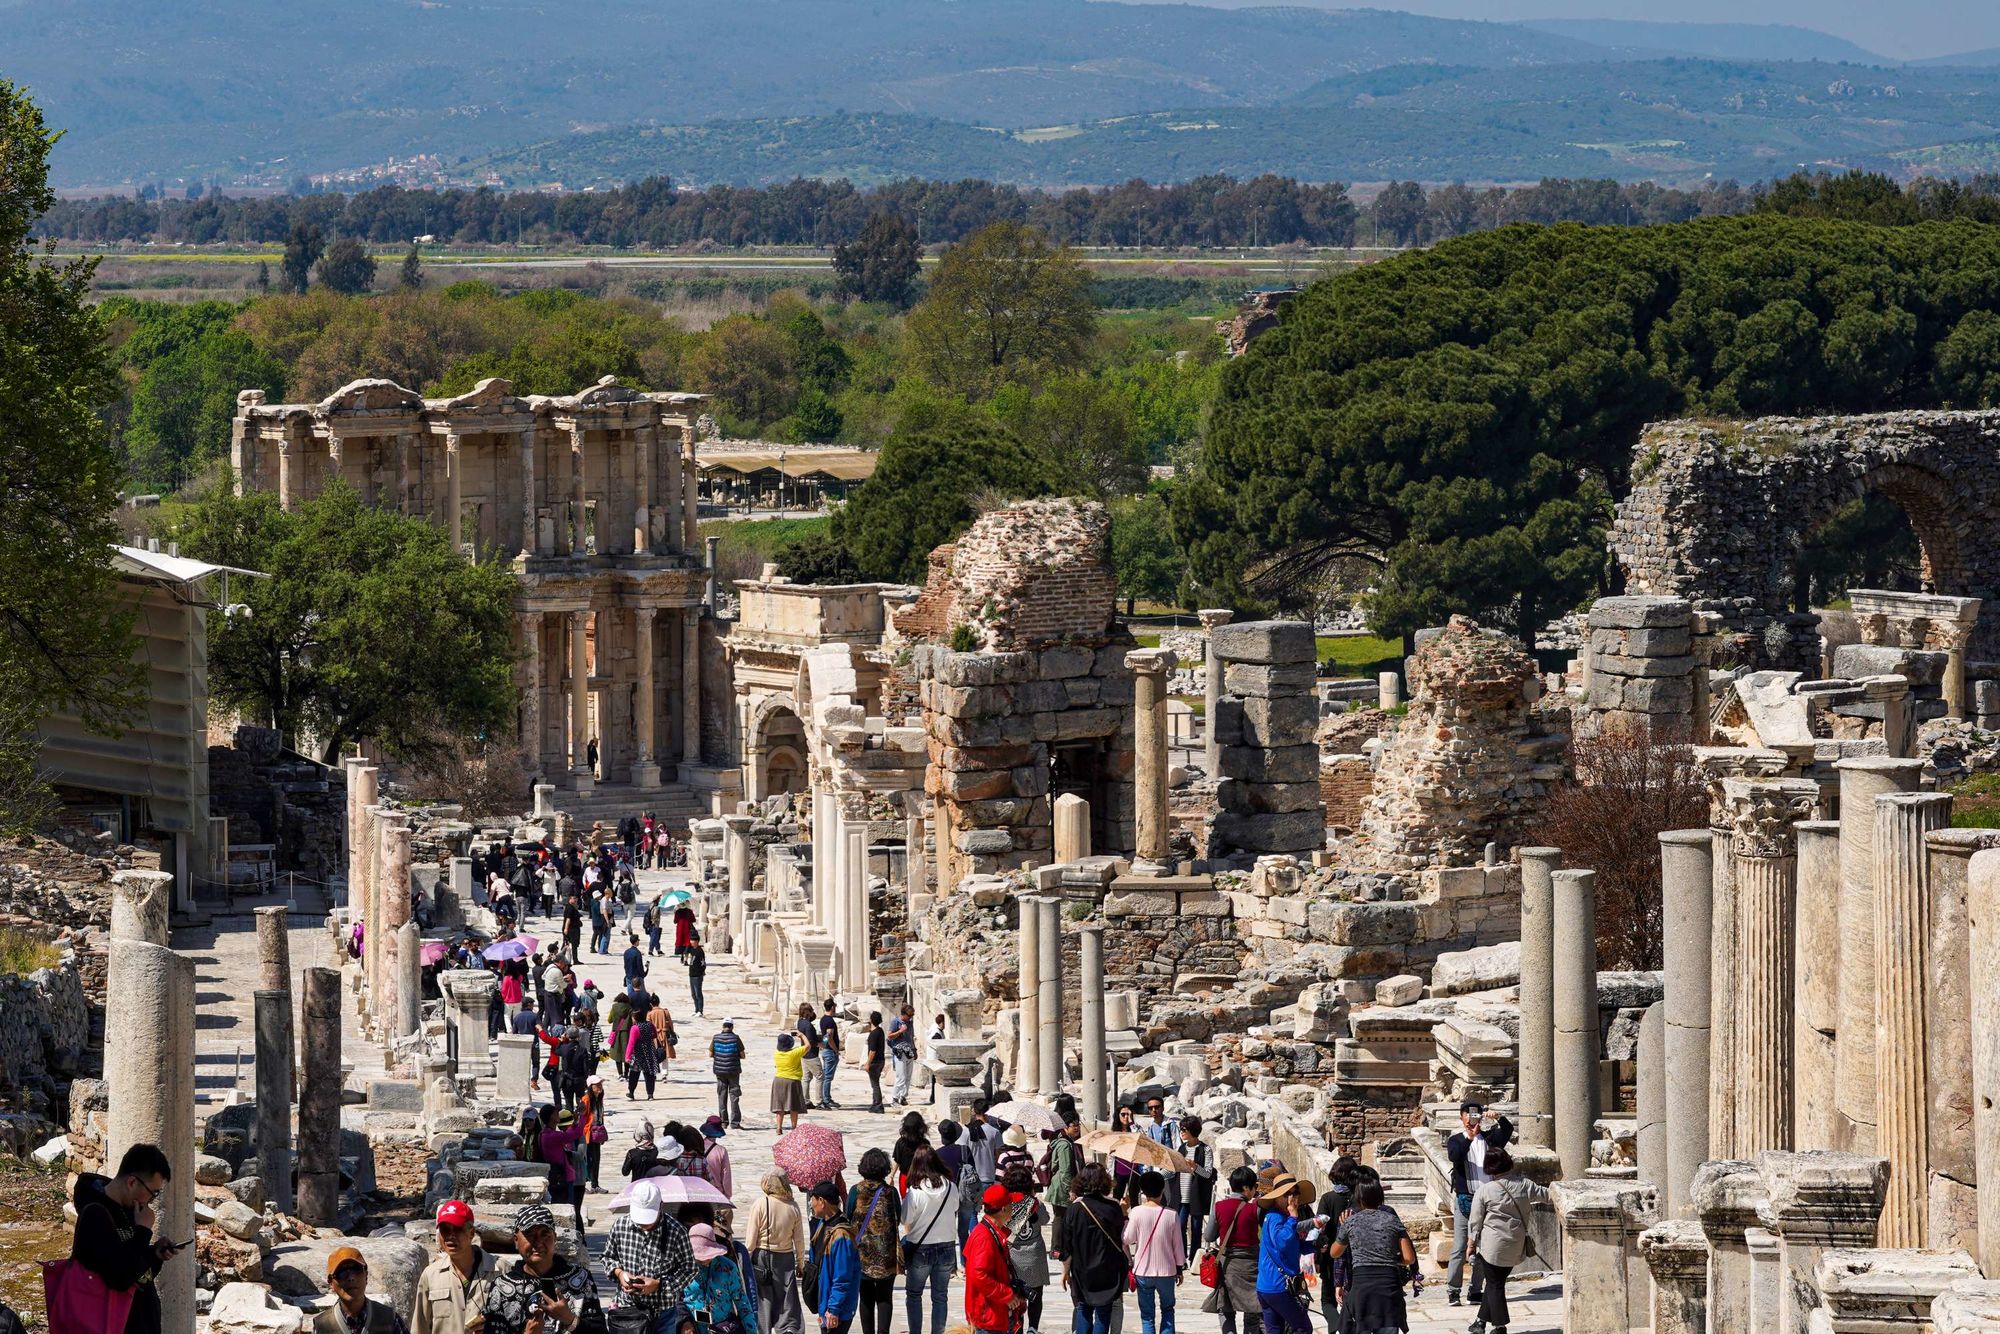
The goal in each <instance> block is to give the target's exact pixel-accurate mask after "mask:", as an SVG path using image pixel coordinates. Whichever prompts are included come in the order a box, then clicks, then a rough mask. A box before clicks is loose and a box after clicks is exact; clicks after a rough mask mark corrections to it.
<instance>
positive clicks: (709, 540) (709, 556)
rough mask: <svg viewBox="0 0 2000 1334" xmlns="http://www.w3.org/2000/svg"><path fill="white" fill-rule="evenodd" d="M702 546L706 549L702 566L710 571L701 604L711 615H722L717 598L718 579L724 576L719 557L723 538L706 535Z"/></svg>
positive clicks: (704, 585) (703, 587)
mask: <svg viewBox="0 0 2000 1334" xmlns="http://www.w3.org/2000/svg"><path fill="white" fill-rule="evenodd" d="M702 546H703V548H704V550H703V552H702V562H701V568H702V569H704V570H706V571H708V578H707V580H706V581H704V583H703V586H702V596H701V605H702V606H704V607H706V608H708V614H709V615H710V616H720V615H721V614H722V612H721V606H722V604H721V602H720V601H719V600H718V598H717V594H718V593H719V592H720V589H719V587H718V584H717V581H718V580H719V579H720V578H721V577H722V572H721V569H720V567H719V565H718V560H717V557H718V555H719V553H720V552H721V549H722V539H721V538H719V537H705V538H703V539H702Z"/></svg>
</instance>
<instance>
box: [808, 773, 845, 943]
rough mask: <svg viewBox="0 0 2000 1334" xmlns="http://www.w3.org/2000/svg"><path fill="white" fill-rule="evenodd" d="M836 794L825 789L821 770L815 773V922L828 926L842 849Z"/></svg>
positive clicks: (813, 916) (813, 911)
mask: <svg viewBox="0 0 2000 1334" xmlns="http://www.w3.org/2000/svg"><path fill="white" fill-rule="evenodd" d="M833 812H834V805H833V794H832V793H831V792H827V791H823V790H822V788H821V780H820V777H819V775H818V774H816V773H815V774H814V775H813V777H812V836H811V838H810V839H809V840H808V842H809V843H810V845H811V847H812V924H813V925H814V926H825V925H827V922H828V915H827V905H828V903H829V901H830V900H831V899H832V897H833V862H834V858H835V857H836V856H838V855H839V852H840V840H839V839H838V838H836V837H835V836H834V832H833V821H834V814H833Z"/></svg>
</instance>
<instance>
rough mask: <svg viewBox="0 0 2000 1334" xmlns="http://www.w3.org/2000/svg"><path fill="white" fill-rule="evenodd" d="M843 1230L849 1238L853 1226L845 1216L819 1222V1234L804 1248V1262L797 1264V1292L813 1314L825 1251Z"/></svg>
mask: <svg viewBox="0 0 2000 1334" xmlns="http://www.w3.org/2000/svg"><path fill="white" fill-rule="evenodd" d="M841 1232H845V1233H846V1234H847V1235H848V1236H849V1237H850V1238H851V1237H852V1236H853V1235H854V1227H853V1225H852V1224H851V1223H849V1222H848V1221H847V1220H846V1219H845V1218H840V1219H835V1220H833V1221H831V1222H827V1223H822V1224H820V1228H819V1235H818V1236H816V1237H814V1238H813V1241H812V1245H811V1246H808V1247H807V1248H806V1262H805V1263H804V1264H802V1265H800V1266H799V1293H800V1295H801V1296H802V1297H803V1298H804V1299H805V1304H806V1310H808V1311H812V1312H814V1313H815V1314H817V1313H818V1311H819V1271H820V1266H821V1265H822V1264H824V1263H825V1261H826V1253H827V1252H828V1251H830V1250H832V1249H833V1243H834V1241H835V1240H836V1239H837V1234H838V1233H841Z"/></svg>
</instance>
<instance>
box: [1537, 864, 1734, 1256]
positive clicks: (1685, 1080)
mask: <svg viewBox="0 0 2000 1334" xmlns="http://www.w3.org/2000/svg"><path fill="white" fill-rule="evenodd" d="M1709 858H1710V834H1709V831H1708V830H1706V829H1674V830H1670V831H1668V832H1667V833H1664V834H1661V835H1660V887H1661V894H1660V899H1661V920H1660V947H1661V952H1662V955H1663V960H1662V962H1663V963H1664V964H1665V966H1666V1000H1665V1001H1664V1002H1663V1004H1664V1005H1665V1006H1666V1030H1667V1031H1666V1066H1667V1073H1666V1108H1665V1115H1666V1119H1667V1167H1666V1180H1665V1182H1664V1184H1663V1186H1662V1189H1661V1208H1662V1210H1663V1212H1665V1214H1666V1216H1667V1217H1668V1218H1691V1217H1693V1216H1694V1202H1693V1198H1692V1197H1691V1196H1690V1195H1689V1193H1688V1192H1689V1191H1690V1189H1692V1187H1693V1184H1694V1174H1695V1169H1696V1168H1698V1167H1700V1166H1701V1165H1702V1163H1703V1161H1704V1160H1706V1159H1707V1157H1708V1073H1709V1046H1708V1044H1709V1032H1708V1028H1709V1000H1710V997H1709V932H1710V930H1711V928H1712V923H1711V921H1710V916H1709V912H1710V905H1709V899H1710V895H1711V893H1712V892H1713V888H1714V880H1713V875H1714V873H1713V870H1712V869H1711V867H1710V862H1709ZM1524 873H1525V864H1524ZM1525 916H1526V914H1525V912H1524V913H1523V917H1524V919H1525ZM1525 931H1526V926H1525V920H1524V924H1523V932H1524V934H1523V939H1524V940H1525V939H1526V936H1525ZM1526 967H1527V961H1526V959H1525V958H1523V960H1522V969H1523V971H1522V975H1521V986H1522V992H1521V1006H1522V1018H1521V1032H1522V1037H1523V1039H1524V1041H1525V1039H1526V1036H1527V972H1526ZM1524 1050H1525V1048H1524Z"/></svg>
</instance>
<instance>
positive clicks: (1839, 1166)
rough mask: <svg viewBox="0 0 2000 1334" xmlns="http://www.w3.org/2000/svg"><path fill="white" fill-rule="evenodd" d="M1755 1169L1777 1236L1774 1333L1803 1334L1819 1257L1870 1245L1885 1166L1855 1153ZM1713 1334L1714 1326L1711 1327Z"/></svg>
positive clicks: (1784, 1156) (1773, 1159)
mask: <svg viewBox="0 0 2000 1334" xmlns="http://www.w3.org/2000/svg"><path fill="white" fill-rule="evenodd" d="M1757 1170H1758V1172H1759V1173H1760V1174H1762V1176H1763V1178H1764V1189H1765V1193H1766V1195H1767V1197H1768V1200H1767V1203H1766V1204H1765V1206H1764V1208H1763V1210H1762V1211H1761V1213H1762V1217H1763V1218H1764V1219H1765V1220H1766V1221H1767V1222H1768V1224H1769V1225H1770V1228H1771V1230H1772V1231H1773V1232H1776V1233H1777V1234H1778V1262H1779V1264H1780V1265H1781V1266H1783V1269H1784V1278H1783V1280H1782V1281H1781V1282H1780V1284H1779V1287H1778V1328H1779V1329H1780V1330H1782V1331H1784V1334H1808V1332H1809V1329H1811V1328H1815V1327H1814V1326H1811V1325H1809V1323H1808V1321H1809V1317H1810V1316H1811V1310H1810V1307H1809V1305H1808V1303H1809V1302H1810V1301H1811V1300H1813V1298H1814V1294H1816V1293H1817V1292H1818V1279H1817V1277H1816V1271H1817V1269H1818V1268H1819V1262H1820V1257H1821V1256H1822V1255H1824V1254H1825V1253H1826V1252H1828V1251H1830V1250H1846V1249H1857V1248H1862V1247H1869V1246H1873V1245H1874V1244H1875V1225H1876V1220H1877V1219H1878V1218H1879V1217H1880V1216H1881V1213H1882V1197H1883V1193H1884V1191H1886V1190H1887V1188H1888V1184H1889V1164H1888V1163H1887V1162H1885V1161H1884V1160H1882V1159H1880V1158H1869V1157H1864V1156H1863V1155H1861V1154H1855V1153H1836V1152H1832V1151H1826V1150H1815V1151H1813V1152H1809V1153H1760V1154H1758V1155H1757ZM1715 1328H1717V1329H1718V1330H1719V1329H1721V1328H1723V1327H1722V1326H1716V1327H1715Z"/></svg>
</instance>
